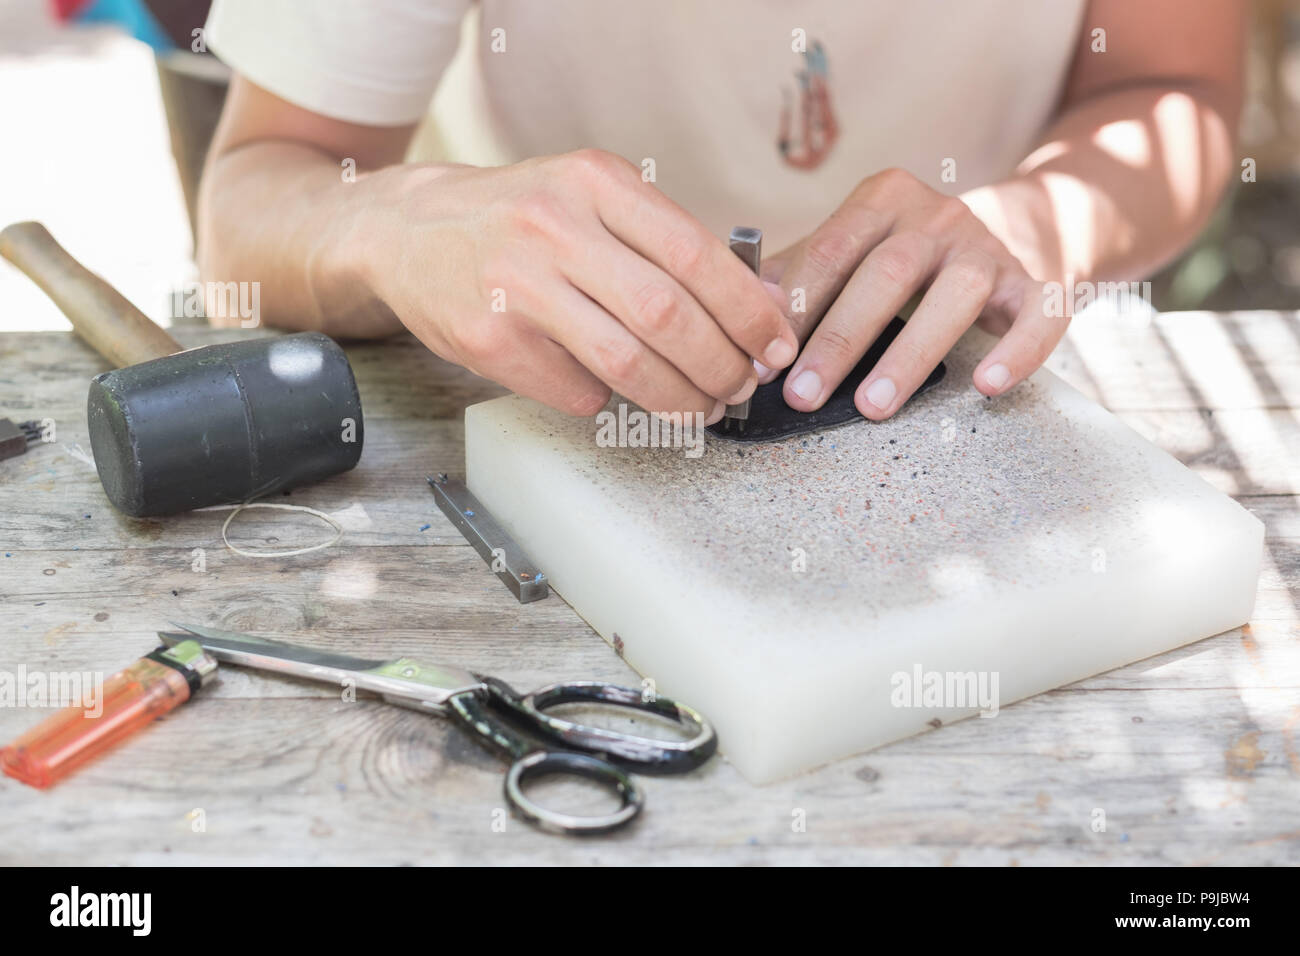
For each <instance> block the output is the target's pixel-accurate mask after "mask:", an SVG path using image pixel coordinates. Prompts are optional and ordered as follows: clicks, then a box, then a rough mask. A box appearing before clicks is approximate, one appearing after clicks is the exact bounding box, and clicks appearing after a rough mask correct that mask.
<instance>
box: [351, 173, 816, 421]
mask: <svg viewBox="0 0 1300 956" xmlns="http://www.w3.org/2000/svg"><path fill="white" fill-rule="evenodd" d="M375 176H376V177H382V176H386V177H394V176H396V177H400V179H399V180H397V181H396V182H395V183H394V182H391V181H390V183H389V186H390V188H392V191H390V192H389V193H388V195H389V196H390V198H391V199H392V200H393V201H392V202H389V203H386V204H384V206H385V208H383V209H379V210H375V211H373V212H371V213H367V214H366V215H367V216H370V217H372V218H368V219H366V220H365V222H364V225H363V226H361V227H360V228H361V229H362V230H363V232H362V233H359V234H358V235H370V236H377V237H380V238H378V239H376V240H373V241H372V243H371V245H372V249H371V251H370V252H369V253H367V256H366V265H365V270H366V272H367V274H368V280H367V281H368V282H369V284H370V286H371V288H372V289H373V290H374V292H375V294H376V295H377V296H378V297H379V298H381V299H382V300H383V301H384V302H385V303H386V304H387V305H388V307H389V308H391V309H392V310H393V312H394V313H395V314H396V315H397V316H398V318H399V319H401V321H402V323H403V324H404V325H406V327H407V328H409V329H410V330H411V331H412V332H414V333H415V335H416V336H418V337H419V338H420V340H421V341H423V342H424V343H425V344H426V345H427V346H429V348H431V349H432V350H433V351H434V352H436V353H438V354H439V355H441V356H442V357H443V358H446V359H448V360H450V361H453V362H456V363H458V364H460V365H463V366H465V367H466V368H468V369H470V370H471V371H473V372H475V373H477V374H479V375H482V376H484V377H486V378H490V379H493V380H494V381H497V382H499V383H501V384H502V385H505V386H506V387H508V388H511V389H513V390H514V391H516V392H519V393H521V394H523V395H528V396H530V397H532V398H535V399H537V400H539V401H541V402H544V403H546V404H548V405H551V406H553V407H555V408H558V409H560V410H562V411H565V412H568V413H570V414H575V415H584V416H585V415H594V414H595V413H596V412H597V411H599V410H600V409H601V407H602V406H604V404H605V403H606V402H607V401H608V400H609V397H610V390H611V389H613V390H615V391H617V392H618V393H619V394H621V395H624V396H626V397H627V398H629V399H631V400H632V401H634V402H636V403H637V404H638V405H640V406H642V407H643V408H645V409H647V410H649V411H654V412H684V413H694V412H700V413H703V414H704V415H705V416H706V421H707V422H708V423H710V424H711V423H712V422H714V421H717V420H718V419H719V418H721V417H722V414H723V408H724V405H725V404H728V403H735V402H739V401H743V400H744V399H745V398H747V397H749V395H751V394H752V393H753V390H754V388H755V386H756V384H757V374H756V372H755V368H754V365H753V360H754V359H759V360H760V361H762V362H763V363H764V364H765V365H767V366H770V367H777V368H780V367H784V366H786V365H788V364H789V363H790V362H791V361H793V359H794V357H795V355H796V354H797V351H798V346H797V342H796V340H795V335H794V332H793V331H792V330H791V328H790V326H789V324H788V323H787V322H786V320H785V318H784V317H783V316H782V314H781V311H780V309H779V307H778V306H777V305H776V303H774V302H773V300H772V298H771V297H770V296H769V295H768V294H767V293H766V291H765V290H764V289H763V286H762V284H761V283H760V281H759V280H758V278H757V277H756V276H755V275H753V273H751V272H750V271H749V270H748V269H747V268H746V267H745V265H744V264H743V263H742V262H741V261H740V260H739V259H738V258H737V257H736V256H735V255H734V254H733V253H732V252H731V251H730V249H728V248H727V245H726V243H724V242H723V241H722V240H721V239H719V238H717V237H715V236H713V235H712V234H710V233H709V232H708V230H706V229H705V228H704V227H703V226H702V225H701V224H700V223H698V222H697V221H696V220H695V219H694V218H692V217H691V216H689V215H688V214H687V213H686V212H685V211H683V210H682V209H681V208H680V207H679V206H677V205H676V204H674V203H673V202H671V201H670V200H669V199H668V198H667V197H665V196H664V195H663V194H662V193H660V192H659V190H658V189H656V188H655V187H654V186H653V185H650V184H647V183H645V182H643V181H642V179H641V173H640V170H639V169H637V168H636V167H635V166H633V165H632V164H631V163H628V162H627V161H626V160H623V159H621V158H619V157H617V156H614V155H611V154H609V153H604V152H600V151H597V150H582V151H580V152H576V153H568V154H564V155H560V156H550V157H544V158H541V159H535V160H528V161H525V162H522V163H518V164H515V165H512V166H504V167H499V168H488V169H479V168H474V167H468V166H465V167H451V168H448V167H419V166H416V167H402V168H400V169H398V170H394V171H387V170H385V171H381V172H379V173H376V174H375ZM372 205H373V204H372ZM376 216H377V217H380V218H378V219H377V220H376V219H375V218H373V217H376ZM394 217H396V218H394Z"/></svg>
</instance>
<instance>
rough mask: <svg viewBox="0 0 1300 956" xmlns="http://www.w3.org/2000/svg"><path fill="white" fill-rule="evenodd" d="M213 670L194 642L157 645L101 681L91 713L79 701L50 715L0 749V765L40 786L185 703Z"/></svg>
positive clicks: (6, 771)
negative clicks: (94, 706)
mask: <svg viewBox="0 0 1300 956" xmlns="http://www.w3.org/2000/svg"><path fill="white" fill-rule="evenodd" d="M216 673H217V662H216V660H215V659H214V658H212V657H211V656H209V654H208V653H207V652H206V651H205V650H203V648H202V647H200V646H199V644H198V642H197V641H182V642H181V643H179V644H177V645H176V646H175V647H160V648H158V649H157V650H156V651H154V652H153V653H152V654H148V655H146V656H144V657H142V658H140V659H139V660H138V661H136V662H135V663H134V664H132V665H131V666H130V667H127V668H125V669H123V670H120V671H118V672H117V673H116V674H114V675H113V676H112V677H110V678H108V680H106V681H104V686H103V687H102V688H101V690H100V695H99V696H100V703H102V705H103V706H102V708H101V707H99V706H96V708H95V710H96V713H89V712H88V711H87V708H86V706H85V705H84V702H83V704H73V705H72V706H71V707H66V708H64V709H63V710H61V711H59V712H58V713H56V714H53V715H52V716H50V717H49V718H47V719H46V720H43V721H41V723H39V724H37V725H36V726H35V727H33V728H32V729H31V730H29V731H27V733H25V734H23V735H22V736H21V737H19V738H18V739H17V740H15V741H14V742H13V743H11V744H10V745H9V746H7V747H5V748H4V750H0V767H3V769H4V772H5V773H7V774H8V775H9V776H11V777H13V778H15V779H16V780H21V781H22V782H23V783H25V784H28V785H30V786H33V787H39V788H40V789H42V790H43V789H45V788H46V787H48V786H50V785H51V784H53V783H56V782H57V781H59V780H61V779H63V777H65V776H67V775H68V774H69V773H71V772H72V771H73V770H75V769H76V768H77V767H79V766H80V765H81V764H83V763H85V762H86V761H87V760H90V759H91V758H92V757H95V756H97V755H98V754H101V753H103V752H104V751H105V750H107V749H109V748H110V747H112V746H113V745H114V744H116V743H118V742H119V741H121V740H123V739H125V738H126V737H129V736H130V735H131V734H133V733H135V732H136V731H137V730H139V729H140V728H141V727H143V726H145V725H146V724H148V723H149V722H150V721H152V720H153V719H154V718H155V717H161V716H162V715H163V714H165V713H167V712H168V711H171V710H174V709H175V708H177V707H179V706H180V705H181V704H183V703H185V702H186V701H187V700H189V699H190V695H191V694H193V693H194V691H196V690H198V689H199V688H200V687H202V686H204V685H205V684H207V683H208V682H209V681H210V680H212V678H213V677H215V676H216Z"/></svg>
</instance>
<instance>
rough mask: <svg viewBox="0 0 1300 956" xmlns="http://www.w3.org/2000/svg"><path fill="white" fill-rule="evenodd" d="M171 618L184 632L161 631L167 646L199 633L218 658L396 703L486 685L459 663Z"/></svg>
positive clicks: (438, 700)
mask: <svg viewBox="0 0 1300 956" xmlns="http://www.w3.org/2000/svg"><path fill="white" fill-rule="evenodd" d="M172 623H173V625H174V626H175V627H179V628H183V632H175V631H159V632H158V636H159V637H160V638H162V640H163V642H164V643H165V644H167V645H168V646H171V645H175V644H177V643H179V642H180V641H186V640H194V639H195V637H196V636H197V637H198V641H199V644H200V645H201V646H202V647H203V648H204V649H205V650H207V651H208V652H209V653H211V654H212V655H213V656H214V657H215V658H217V660H219V661H224V662H226V663H230V664H238V665H241V666H243V667H252V668H256V669H257V670H264V671H275V672H277V673H281V674H291V675H293V676H295V677H305V678H307V679H309V680H317V681H322V682H324V683H329V684H337V685H345V686H350V687H355V688H357V689H358V690H369V691H374V692H375V693H377V694H383V695H384V697H385V698H387V699H389V700H390V701H391V702H392V703H398V704H404V705H408V706H416V707H419V708H421V709H427V708H428V707H429V706H430V705H432V706H433V707H434V708H435V709H436V708H437V707H438V706H439V705H441V704H442V703H444V702H445V701H446V700H447V698H449V697H451V696H453V695H454V694H458V693H462V692H464V691H466V690H473V689H475V688H478V687H480V686H481V682H480V681H479V679H478V678H477V677H476V676H475V675H474V674H471V673H470V672H469V671H466V670H462V669H461V668H459V667H451V666H446V665H429V664H420V663H417V662H416V661H412V660H408V659H406V658H398V659H396V660H368V659H365V658H361V657H350V656H348V655H346V654H333V653H331V652H329V651H322V650H317V649H316V648H313V647H302V646H300V645H297V644H287V643H285V642H283V641H272V640H268V639H266V638H262V637H253V636H252V635H250V634H240V633H237V632H235V631H219V630H216V629H215V628H210V627H193V626H190V625H187V624H176V623H175V622H174V621H173V622H172ZM185 632H188V633H185Z"/></svg>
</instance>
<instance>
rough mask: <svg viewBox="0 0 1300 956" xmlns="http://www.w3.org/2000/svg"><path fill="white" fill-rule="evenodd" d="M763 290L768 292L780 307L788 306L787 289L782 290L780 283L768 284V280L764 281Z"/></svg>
mask: <svg viewBox="0 0 1300 956" xmlns="http://www.w3.org/2000/svg"><path fill="white" fill-rule="evenodd" d="M763 288H764V289H766V290H767V294H768V295H770V296H771V297H772V298H773V299H775V300H776V302H777V304H778V305H781V306H784V305H785V304H786V294H785V289H782V288H781V286H780V285H779V284H778V283H776V282H768V281H767V280H766V279H764V280H763Z"/></svg>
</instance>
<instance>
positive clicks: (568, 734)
mask: <svg viewBox="0 0 1300 956" xmlns="http://www.w3.org/2000/svg"><path fill="white" fill-rule="evenodd" d="M487 684H488V688H489V690H490V691H492V692H493V694H494V696H496V697H497V698H498V700H499V701H500V702H502V703H505V704H506V705H507V706H508V707H509V708H510V709H511V710H512V711H513V712H514V713H516V714H517V715H520V716H522V717H523V719H525V720H526V721H527V722H528V724H529V726H531V727H532V728H533V729H534V730H536V731H537V732H538V733H541V734H543V735H545V736H546V737H548V738H549V739H551V740H554V741H556V742H557V743H560V744H562V745H563V746H565V747H569V748H572V749H574V750H583V751H587V752H589V753H595V754H600V755H601V756H604V757H606V758H608V759H609V760H612V761H615V762H617V763H620V764H622V765H624V766H626V767H630V768H631V769H634V770H637V771H638V772H640V773H661V774H670V773H685V772H686V771H688V770H694V769H695V768H696V767H698V766H700V764H702V763H704V761H706V760H708V759H709V758H710V757H712V756H713V754H714V753H715V752H716V751H717V749H718V736H717V734H715V733H714V731H713V726H712V725H711V724H710V723H709V722H708V721H707V720H706V719H705V718H704V716H703V715H702V714H701V713H700V712H699V711H697V710H695V709H694V708H692V707H688V706H686V705H685V704H681V703H678V702H677V701H675V700H671V699H669V698H667V697H660V696H657V695H649V694H646V693H645V692H644V691H642V690H636V689H633V688H631V687H619V686H618V685H616V684H606V683H604V682H603V681H568V682H565V683H560V684H551V685H550V686H548V687H543V688H542V689H541V690H537V691H534V692H533V693H531V694H527V695H525V696H523V697H520V696H519V695H517V694H514V693H513V692H509V687H508V686H505V685H500V686H498V685H499V682H496V681H488V682H487ZM502 687H504V688H505V689H504V690H502ZM577 703H588V704H589V703H596V704H613V705H614V706H617V707H625V708H628V709H629V710H640V711H644V712H646V713H651V714H656V715H658V716H660V717H666V718H668V719H669V720H672V721H674V722H676V723H677V724H679V725H681V726H682V727H684V728H686V729H687V731H688V732H690V733H691V734H692V735H693V736H692V737H691V738H690V739H689V740H663V739H658V738H655V737H641V736H638V735H636V734H625V733H620V732H618V731H614V730H605V729H603V728H601V727H590V726H588V725H586V724H579V723H575V722H573V721H571V720H564V719H563V718H561V717H555V716H552V715H550V714H547V713H544V711H545V710H546V709H547V708H549V707H556V706H558V705H560V704H577Z"/></svg>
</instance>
